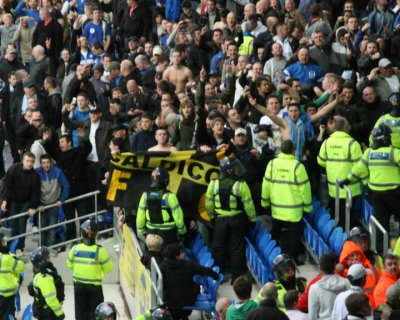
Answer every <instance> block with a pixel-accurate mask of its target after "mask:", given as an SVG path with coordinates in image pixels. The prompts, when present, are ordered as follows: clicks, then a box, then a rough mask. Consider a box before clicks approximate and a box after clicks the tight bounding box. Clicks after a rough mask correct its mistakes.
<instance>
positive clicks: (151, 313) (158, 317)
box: [135, 307, 173, 320]
mask: <svg viewBox="0 0 400 320" xmlns="http://www.w3.org/2000/svg"><path fill="white" fill-rule="evenodd" d="M135 320H173V318H172V314H171V312H169V311H168V310H167V309H166V308H164V307H160V308H157V309H153V310H147V311H146V312H145V313H144V314H142V315H140V316H138V317H136V318H135Z"/></svg>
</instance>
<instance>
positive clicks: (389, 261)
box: [374, 254, 399, 306]
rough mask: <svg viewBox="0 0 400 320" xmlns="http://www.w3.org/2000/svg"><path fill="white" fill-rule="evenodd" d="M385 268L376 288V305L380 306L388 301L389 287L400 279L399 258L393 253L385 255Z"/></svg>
mask: <svg viewBox="0 0 400 320" xmlns="http://www.w3.org/2000/svg"><path fill="white" fill-rule="evenodd" d="M383 263H384V269H383V271H382V276H381V278H380V279H379V281H378V283H377V285H376V287H375V289H374V300H375V305H376V306H379V305H380V304H382V303H385V301H386V291H387V289H388V288H389V287H390V286H392V285H394V284H395V283H396V282H397V280H398V279H399V258H398V257H397V256H395V255H392V254H387V255H386V256H384V257H383Z"/></svg>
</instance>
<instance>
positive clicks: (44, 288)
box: [29, 267, 65, 320]
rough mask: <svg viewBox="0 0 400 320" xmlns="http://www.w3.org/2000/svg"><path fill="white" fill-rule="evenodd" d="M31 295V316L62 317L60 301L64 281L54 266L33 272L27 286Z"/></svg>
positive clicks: (52, 319) (43, 318)
mask: <svg viewBox="0 0 400 320" xmlns="http://www.w3.org/2000/svg"><path fill="white" fill-rule="evenodd" d="M29 293H30V294H31V295H33V297H34V302H33V307H32V311H33V316H34V317H35V318H38V319H39V320H56V319H64V317H65V315H64V311H63V310H62V306H61V303H62V302H63V301H64V297H65V296H64V283H63V282H62V280H61V277H60V276H59V275H58V274H57V271H56V270H55V268H54V267H53V268H46V269H45V270H42V271H40V272H38V273H36V274H35V276H34V277H33V280H32V282H31V284H30V286H29Z"/></svg>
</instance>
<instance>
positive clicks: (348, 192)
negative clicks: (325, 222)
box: [335, 179, 353, 234]
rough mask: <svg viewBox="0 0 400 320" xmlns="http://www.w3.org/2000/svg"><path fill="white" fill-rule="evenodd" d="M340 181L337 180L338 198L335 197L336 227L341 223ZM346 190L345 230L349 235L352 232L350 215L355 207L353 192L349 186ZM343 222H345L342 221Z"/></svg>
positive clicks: (345, 187)
mask: <svg viewBox="0 0 400 320" xmlns="http://www.w3.org/2000/svg"><path fill="white" fill-rule="evenodd" d="M339 184H340V180H339V179H336V197H335V222H336V225H337V224H338V223H339V217H340V197H339V194H340V186H339ZM343 188H344V189H345V190H346V213H345V230H346V233H347V234H349V232H350V214H351V207H352V206H353V196H352V194H351V190H350V188H349V187H348V186H343ZM341 222H343V221H341Z"/></svg>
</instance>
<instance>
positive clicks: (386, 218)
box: [341, 123, 400, 253]
mask: <svg viewBox="0 0 400 320" xmlns="http://www.w3.org/2000/svg"><path fill="white" fill-rule="evenodd" d="M391 133H392V132H391V130H390V128H389V127H388V126H387V125H385V124H383V123H381V124H380V125H379V126H377V127H375V128H374V129H373V130H372V133H371V135H372V139H373V143H372V146H371V147H370V148H368V149H367V150H365V152H364V154H363V156H362V158H361V159H360V161H359V162H358V163H357V165H356V166H355V167H354V168H353V169H352V170H351V172H350V174H349V175H348V177H347V179H345V180H343V181H342V182H341V186H343V185H347V184H350V183H352V182H353V181H358V180H360V179H368V188H369V189H370V191H371V200H372V206H373V208H374V216H375V218H376V219H378V221H379V222H380V223H381V224H382V226H383V227H384V228H385V230H390V229H389V228H390V215H391V214H394V215H398V199H399V197H400V170H399V167H400V150H399V149H397V148H394V147H392V146H391ZM397 217H398V216H397ZM388 245H389V244H388ZM382 246H383V235H382V233H380V232H378V235H377V250H378V252H379V253H382V252H383V247H382Z"/></svg>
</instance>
